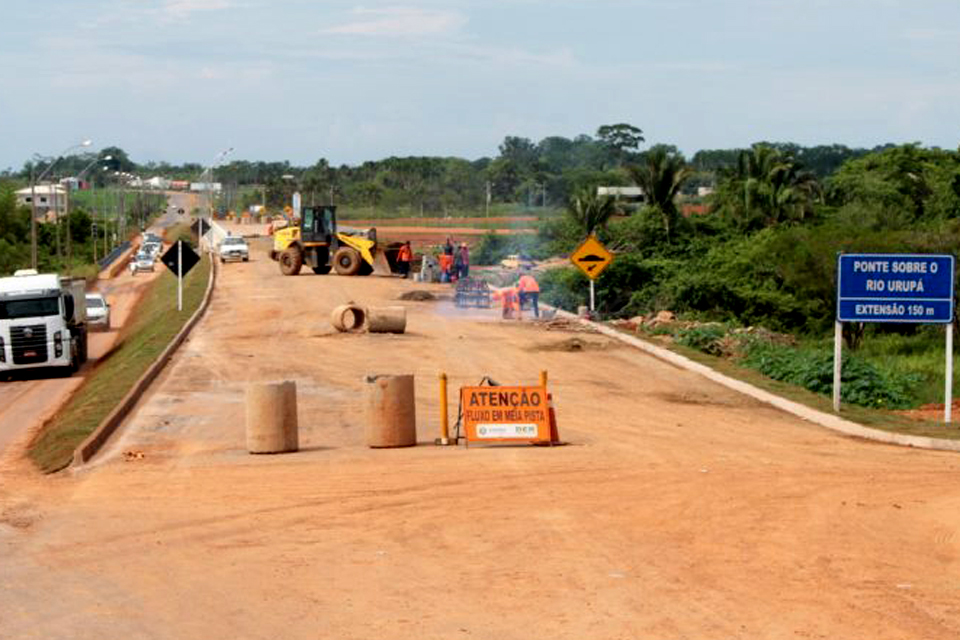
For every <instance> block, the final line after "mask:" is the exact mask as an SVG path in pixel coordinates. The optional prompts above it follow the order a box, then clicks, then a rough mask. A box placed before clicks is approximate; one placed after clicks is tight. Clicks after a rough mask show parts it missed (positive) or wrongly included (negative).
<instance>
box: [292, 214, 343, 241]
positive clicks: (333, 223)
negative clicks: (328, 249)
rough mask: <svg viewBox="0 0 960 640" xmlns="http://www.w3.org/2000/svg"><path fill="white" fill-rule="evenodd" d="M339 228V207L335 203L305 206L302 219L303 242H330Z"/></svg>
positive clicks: (301, 235) (301, 236)
mask: <svg viewBox="0 0 960 640" xmlns="http://www.w3.org/2000/svg"><path fill="white" fill-rule="evenodd" d="M336 230H337V208H336V207H335V206H333V205H323V206H320V207H304V208H303V214H302V216H301V221H300V238H301V240H302V242H304V243H306V242H327V243H329V242H330V241H331V239H332V237H333V235H334V234H335V233H336Z"/></svg>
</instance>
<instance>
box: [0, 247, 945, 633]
mask: <svg viewBox="0 0 960 640" xmlns="http://www.w3.org/2000/svg"><path fill="white" fill-rule="evenodd" d="M416 286H417V285H415V284H414V283H412V282H406V281H397V280H390V279H376V278H341V277H336V276H313V275H303V276H300V277H298V278H284V277H282V276H281V275H280V274H279V273H278V271H277V269H276V265H275V264H274V263H272V262H271V261H269V259H267V258H266V257H265V256H264V255H263V253H262V249H261V252H259V253H255V254H254V256H253V258H252V261H251V262H250V263H238V264H230V265H226V266H225V268H224V269H223V270H222V278H221V281H220V285H219V289H218V291H217V293H216V294H215V296H214V299H213V303H212V306H211V308H210V310H209V312H208V314H207V316H206V317H205V318H204V320H203V321H202V322H201V324H200V325H199V327H198V330H197V331H196V333H195V334H194V336H193V337H192V338H191V339H190V340H189V342H188V343H187V344H186V345H185V347H184V349H183V350H182V351H181V352H180V354H179V355H178V356H177V357H176V359H175V361H174V362H173V363H172V366H170V367H169V368H168V369H167V370H166V372H165V374H164V375H163V377H162V379H161V380H160V381H159V382H158V384H157V385H156V386H155V388H154V392H153V393H152V394H151V395H150V396H149V397H147V398H145V400H144V401H143V402H142V403H141V405H140V407H139V410H138V411H137V413H136V414H135V415H134V416H133V417H132V419H131V420H130V421H129V422H128V424H127V425H126V427H125V428H124V430H123V431H122V432H121V434H120V435H119V437H118V438H117V439H116V440H115V442H114V444H113V446H111V447H110V448H109V450H108V451H106V452H105V455H103V456H102V457H101V458H100V459H99V460H98V461H96V462H95V463H94V465H93V466H92V467H90V468H87V469H85V470H83V471H81V472H79V473H77V474H61V475H60V476H59V477H56V478H53V479H50V478H36V477H33V476H29V475H23V474H14V475H9V474H8V475H7V476H6V477H5V478H4V484H3V485H2V487H0V637H3V638H28V637H41V638H54V637H55V638H106V637H124V638H177V639H189V638H197V639H200V638H204V639H206V638H226V637H232V638H338V639H340V638H357V639H359V638H391V639H394V638H395V639H408V638H409V639H411V640H412V639H417V640H421V639H426V638H431V639H432V638H436V639H450V638H484V639H486V638H489V639H513V638H517V639H521V638H523V639H526V638H531V637H533V638H570V639H577V640H581V639H583V638H591V639H593V638H657V639H674V638H676V639H680V638H689V639H701V638H743V639H747V638H749V639H756V638H858V639H859V638H870V639H871V640H881V639H903V638H917V639H924V640H938V639H943V640H947V639H949V640H954V639H955V638H957V637H960V546H958V545H960V543H958V537H957V533H958V529H960V458H958V457H957V456H955V455H950V454H945V453H935V452H925V451H915V450H909V449H900V448H894V447H889V446H881V445H875V444H870V443H865V442H859V441H855V440H851V439H846V438H841V437H838V436H836V435H834V434H832V433H829V432H826V431H824V430H821V429H819V428H816V427H813V426H811V425H809V424H806V423H803V422H801V421H799V420H797V419H795V418H793V417H790V416H787V415H785V414H782V413H780V412H777V411H775V410H772V409H770V408H768V407H766V406H763V405H760V404H757V403H756V402H754V401H752V400H749V399H746V398H743V397H741V396H738V395H736V394H734V393H732V392H729V391H727V390H725V389H723V388H720V387H717V386H715V385H713V384H711V383H708V382H706V381H704V380H702V379H701V378H699V377H697V376H695V375H692V374H689V373H686V372H684V371H680V370H678V369H675V368H673V367H672V366H669V365H667V364H664V363H662V362H660V361H657V360H654V359H652V358H650V357H647V356H645V355H643V354H640V353H638V352H636V351H633V350H631V349H629V348H626V347H623V346H620V345H618V344H615V343H613V342H611V341H610V340H608V339H606V338H603V337H599V336H593V335H583V334H576V335H573V334H569V333H562V332H548V331H545V330H544V329H542V328H538V327H536V326H533V325H532V323H526V324H516V323H505V322H502V321H499V320H497V319H496V317H495V314H493V313H492V312H490V313H484V312H475V313H471V314H461V313H457V312H456V311H455V310H454V309H453V308H452V307H451V305H450V303H449V301H440V302H436V303H432V302H422V303H414V302H404V303H401V304H404V305H405V306H407V308H408V310H409V321H408V328H409V333H407V334H406V335H403V336H385V335H379V336H378V335H359V336H354V335H339V334H334V333H333V331H332V329H331V327H330V324H329V322H328V320H327V318H328V313H329V311H330V309H331V308H332V307H333V306H334V305H336V304H338V303H342V302H345V301H347V300H355V301H358V302H364V303H368V304H375V303H383V304H386V303H392V304H397V301H396V297H397V295H398V294H399V293H401V292H402V291H406V290H409V289H412V288H415V287H416ZM433 290H435V291H442V289H441V288H440V287H439V285H437V286H434V287H433ZM573 339H578V340H585V341H586V343H585V344H584V343H582V342H581V343H574V342H571V340H573ZM541 368H543V369H547V370H548V371H549V372H550V379H551V387H552V391H553V393H554V395H555V398H556V405H557V411H558V416H559V425H560V433H561V436H562V437H563V438H564V439H565V440H567V441H569V442H570V445H569V446H565V447H556V448H533V447H499V448H496V447H486V448H485V447H471V448H470V449H464V448H462V447H459V448H443V449H441V448H436V447H434V446H432V445H430V444H426V442H427V441H431V440H432V438H433V437H434V436H435V435H436V429H437V423H438V419H437V406H438V402H437V391H436V387H437V385H436V380H437V374H438V372H439V371H446V372H448V373H449V374H450V376H451V378H452V382H453V384H452V386H453V388H454V389H455V388H456V387H457V386H459V385H460V384H464V383H475V382H477V381H478V380H479V379H480V378H481V376H484V375H489V376H492V377H493V378H494V379H496V380H498V381H500V382H502V383H507V382H534V381H535V380H536V379H537V373H538V371H539V370H540V369H541ZM394 372H412V373H414V374H416V376H417V385H416V386H417V420H418V429H419V435H420V439H421V440H422V441H424V444H422V445H421V446H418V447H415V448H409V449H399V450H370V449H367V448H365V447H364V446H363V427H364V425H363V413H362V406H363V405H362V397H363V396H362V393H363V387H364V384H365V383H364V382H363V381H362V377H363V376H364V375H365V374H368V373H394ZM281 379H292V380H295V381H296V382H297V385H298V394H299V395H298V399H299V415H300V427H301V432H300V433H301V447H302V448H303V450H302V451H301V452H300V453H297V454H291V455H283V456H250V455H247V454H246V452H245V450H244V414H243V406H244V405H243V394H244V388H245V385H246V384H247V383H248V382H249V381H262V380H281ZM125 453H136V454H142V457H140V456H139V455H136V456H132V455H131V456H129V457H130V458H132V459H131V460H130V461H127V456H125V455H124V454H125Z"/></svg>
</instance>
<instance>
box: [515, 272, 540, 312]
mask: <svg viewBox="0 0 960 640" xmlns="http://www.w3.org/2000/svg"><path fill="white" fill-rule="evenodd" d="M517 291H518V292H519V294H520V308H521V309H523V303H524V302H530V306H532V307H533V315H534V316H535V317H537V318H539V317H540V285H539V284H537V279H536V278H534V277H533V276H532V275H530V274H529V273H525V274H523V275H522V276H520V280H519V281H518V282H517Z"/></svg>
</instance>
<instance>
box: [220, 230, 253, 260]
mask: <svg viewBox="0 0 960 640" xmlns="http://www.w3.org/2000/svg"><path fill="white" fill-rule="evenodd" d="M219 253H220V262H226V261H227V260H242V261H244V262H247V261H248V260H250V247H248V246H247V241H246V240H244V239H243V238H241V237H240V236H227V237H226V238H224V239H223V240H221V241H220V249H219Z"/></svg>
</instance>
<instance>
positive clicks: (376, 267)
mask: <svg viewBox="0 0 960 640" xmlns="http://www.w3.org/2000/svg"><path fill="white" fill-rule="evenodd" d="M373 275H375V276H392V275H393V271H391V270H390V263H389V262H387V256H386V255H384V253H383V251H377V252H376V253H374V254H373Z"/></svg>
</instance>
